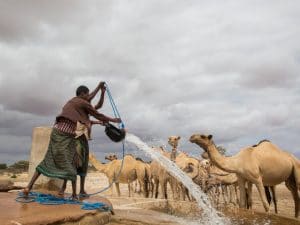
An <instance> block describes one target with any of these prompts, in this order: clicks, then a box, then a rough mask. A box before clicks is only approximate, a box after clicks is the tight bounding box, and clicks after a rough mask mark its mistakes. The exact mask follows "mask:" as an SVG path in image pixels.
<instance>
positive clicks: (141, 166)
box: [105, 154, 150, 198]
mask: <svg viewBox="0 0 300 225" xmlns="http://www.w3.org/2000/svg"><path fill="white" fill-rule="evenodd" d="M125 158H126V161H125ZM125 158H124V163H123V164H124V165H123V168H124V167H126V166H127V163H126V162H128V159H129V158H130V162H131V167H133V168H134V169H135V170H136V177H137V182H138V183H139V184H140V187H141V192H142V193H143V194H144V197H146V198H147V197H148V195H149V187H148V182H149V176H150V171H149V166H148V165H146V163H145V162H143V161H142V160H137V159H135V158H134V157H133V156H132V155H126V156H125ZM105 159H107V160H109V161H114V160H117V159H118V157H117V156H116V154H109V155H107V156H105ZM121 162H122V161H121ZM132 165H134V166H132ZM122 170H123V169H122ZM120 183H122V182H120ZM128 190H130V192H131V190H132V188H130V189H128Z"/></svg>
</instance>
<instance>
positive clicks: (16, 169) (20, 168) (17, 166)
mask: <svg viewBox="0 0 300 225" xmlns="http://www.w3.org/2000/svg"><path fill="white" fill-rule="evenodd" d="M28 168H29V162H28V161H26V160H20V161H17V162H15V163H14V164H12V165H10V166H8V165H7V164H6V163H1V164H0V170H1V171H2V172H10V173H22V172H27V171H28Z"/></svg>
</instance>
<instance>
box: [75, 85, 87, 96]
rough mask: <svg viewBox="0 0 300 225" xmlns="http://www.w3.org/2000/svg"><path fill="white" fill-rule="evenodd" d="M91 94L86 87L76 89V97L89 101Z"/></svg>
mask: <svg viewBox="0 0 300 225" xmlns="http://www.w3.org/2000/svg"><path fill="white" fill-rule="evenodd" d="M89 92H90V90H89V89H88V88H87V87H86V86H84V85H81V86H79V87H78V88H77V89H76V96H78V97H81V98H84V99H87V98H88V96H89Z"/></svg>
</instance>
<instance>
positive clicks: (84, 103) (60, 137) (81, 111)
mask: <svg viewBox="0 0 300 225" xmlns="http://www.w3.org/2000/svg"><path fill="white" fill-rule="evenodd" d="M103 86H104V82H100V83H99V85H98V87H97V88H96V90H97V89H98V91H99V89H100V88H101V87H103ZM96 93H97V91H96V92H95V91H94V92H92V93H91V94H89V89H88V88H87V87H86V86H79V87H78V88H77V90H76V97H74V98H72V99H71V100H69V101H68V102H67V103H66V104H65V105H64V107H63V109H62V112H61V114H60V115H58V116H57V117H56V123H55V124H54V126H53V130H52V133H51V136H50V142H49V145H48V150H47V152H46V155H45V158H44V160H43V161H42V162H41V163H40V164H39V165H38V166H37V167H36V171H35V173H34V175H33V177H32V179H31V181H30V182H29V184H28V186H27V187H26V188H25V189H24V190H23V193H24V195H25V196H26V195H28V194H29V192H30V190H31V189H32V187H33V185H34V183H35V181H36V180H37V179H38V177H39V176H40V175H41V174H43V175H45V176H48V177H54V178H60V179H63V180H71V181H72V198H73V199H77V196H76V175H77V167H78V154H77V151H76V144H77V140H76V138H75V131H76V126H77V122H80V123H81V124H83V125H85V126H86V127H91V121H90V120H89V115H91V116H93V117H95V118H96V119H97V120H98V121H99V123H107V122H114V123H120V122H121V120H120V119H119V118H111V117H108V116H105V115H104V114H101V113H99V112H97V110H96V109H95V108H94V107H93V106H92V105H91V104H90V102H89V101H90V100H91V99H92V98H93V97H94V96H95V95H96ZM83 184H84V182H83ZM81 191H84V190H81Z"/></svg>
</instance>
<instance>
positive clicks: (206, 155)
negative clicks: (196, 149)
mask: <svg viewBox="0 0 300 225" xmlns="http://www.w3.org/2000/svg"><path fill="white" fill-rule="evenodd" d="M201 157H202V158H203V159H209V155H208V153H207V152H203V153H202V154H201Z"/></svg>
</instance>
